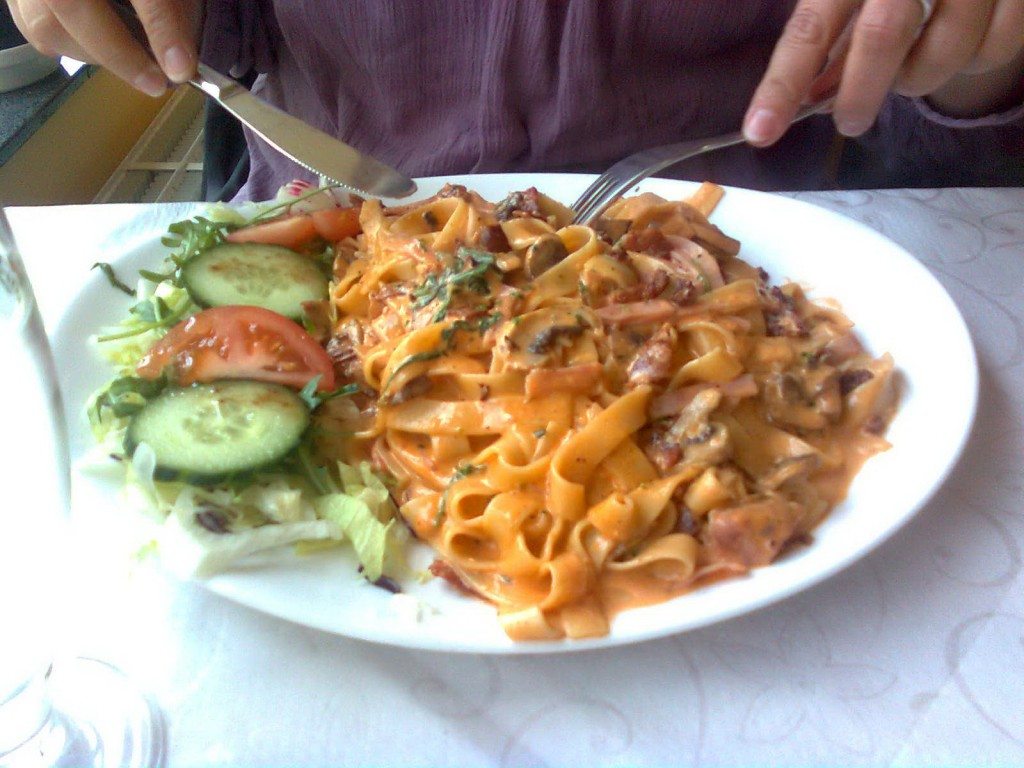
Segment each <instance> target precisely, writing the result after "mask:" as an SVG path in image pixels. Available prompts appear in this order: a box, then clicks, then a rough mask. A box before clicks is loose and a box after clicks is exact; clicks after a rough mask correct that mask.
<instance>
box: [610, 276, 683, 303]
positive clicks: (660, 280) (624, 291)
mask: <svg viewBox="0 0 1024 768" xmlns="http://www.w3.org/2000/svg"><path fill="white" fill-rule="evenodd" d="M668 286H669V277H668V273H667V272H665V271H663V270H660V269H659V270H658V271H656V272H652V273H651V274H648V275H641V276H640V282H639V283H637V284H636V285H631V286H630V287H629V288H620V289H619V290H617V291H613V292H612V293H610V294H609V295H608V303H609V304H630V303H633V302H636V301H649V300H650V299H653V298H655V297H657V296H659V295H660V294H661V293H662V292H663V291H664V290H665V289H666V288H668Z"/></svg>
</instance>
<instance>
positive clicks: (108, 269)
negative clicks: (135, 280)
mask: <svg viewBox="0 0 1024 768" xmlns="http://www.w3.org/2000/svg"><path fill="white" fill-rule="evenodd" d="M91 269H99V270H100V271H101V272H103V274H104V275H106V276H107V280H108V281H109V282H110V284H111V285H112V286H113V287H114V288H117V290H119V291H121V292H122V293H127V294H128V295H129V296H134V295H135V291H134V290H132V289H131V287H130V286H128V285H127V284H126V283H124V282H122V281H121V280H120V279H119V278H118V277H117V273H116V272H115V271H114V268H113V267H112V266H111V265H110V264H108V263H107V262H105V261H97V262H96V263H95V264H93V265H92V267H91Z"/></svg>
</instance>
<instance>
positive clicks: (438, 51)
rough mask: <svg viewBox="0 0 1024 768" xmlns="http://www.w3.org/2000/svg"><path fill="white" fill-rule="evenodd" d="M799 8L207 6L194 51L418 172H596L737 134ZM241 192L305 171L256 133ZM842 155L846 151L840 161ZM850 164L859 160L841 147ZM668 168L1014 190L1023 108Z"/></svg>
mask: <svg viewBox="0 0 1024 768" xmlns="http://www.w3.org/2000/svg"><path fill="white" fill-rule="evenodd" d="M793 4H794V3H793V2H786V1H784V0H732V1H731V2H728V3H726V2H721V1H720V0H688V1H687V2H660V1H655V0H647V1H646V2H645V1H644V0H488V1H487V2H481V1H480V0H391V1H390V2H384V1H383V0H344V2H343V1H342V0H277V2H274V0H209V3H208V7H207V24H206V30H205V36H204V41H203V58H204V60H205V61H207V62H208V63H209V64H211V65H212V66H214V67H215V68H218V69H220V70H221V71H231V72H233V73H234V74H236V75H240V74H241V73H243V72H245V71H247V70H250V69H253V68H254V69H256V70H257V71H259V72H262V73H263V74H261V76H260V77H259V79H258V80H257V82H256V85H255V86H254V91H255V92H256V93H258V94H259V95H260V96H261V97H262V98H264V99H267V100H268V101H270V102H272V103H274V104H277V105H278V106H280V107H282V108H283V109H285V110H286V111H288V112H290V113H291V114H293V115H296V116H298V117H300V118H302V119H304V120H306V121H307V122H309V123H311V124H312V125H315V126H317V127H318V128H320V129H322V130H324V131H326V132H328V133H331V134H333V135H336V136H338V137H339V138H341V139H342V140H343V141H345V142H347V143H349V144H351V145H353V146H354V147H356V148H358V149H360V150H362V151H364V152H367V153H369V154H372V155H374V156H375V157H377V158H379V159H380V160H382V161H384V162H385V163H388V164H390V165H393V166H395V167H397V168H400V169H401V170H402V171H404V172H405V173H407V174H409V175H411V176H432V175H445V174H456V173H484V172H496V171H600V170H604V169H605V168H607V167H608V166H609V165H611V164H612V163H614V162H615V161H617V160H619V159H621V158H622V157H624V156H626V155H628V154H630V153H632V152H635V151H636V150H638V149H640V148H643V147H648V146H655V145H659V144H666V143H670V142H675V141H681V140H683V139H686V138H694V137H702V136H711V135H714V134H718V133H723V132H727V131H733V130H736V129H737V128H738V127H739V125H740V122H741V120H742V118H743V115H744V112H745V110H746V107H747V103H748V101H749V99H750V95H751V94H752V93H753V90H754V88H755V86H756V85H757V83H758V80H759V79H760V76H761V74H762V73H763V71H764V69H765V67H766V65H767V61H768V57H769V55H770V53H771V50H772V46H773V45H774V43H775V41H776V40H777V39H778V36H779V34H780V33H781V31H782V28H783V26H784V24H785V22H786V20H787V19H788V17H789V14H790V12H791V10H792V7H793ZM248 141H249V148H250V156H251V170H250V176H249V179H248V181H247V182H246V184H245V186H244V187H243V189H242V191H241V193H240V195H239V197H241V198H253V199H259V198H266V197H269V196H272V195H273V194H274V192H275V191H276V190H277V188H278V187H279V186H280V185H281V184H282V183H283V182H285V181H287V180H289V179H292V178H310V176H309V174H308V173H307V172H305V171H304V170H303V169H301V168H300V167H298V166H296V165H294V164H293V163H291V162H289V161H288V160H286V159H284V158H283V157H281V156H280V155H279V154H278V153H276V152H275V151H274V150H272V149H270V148H269V147H267V146H266V145H264V144H263V143H262V142H260V141H259V140H256V139H254V137H252V136H248ZM841 158H842V161H841ZM851 158H852V160H851ZM668 175H674V176H678V177H681V178H692V179H711V180H713V181H717V182H720V183H725V184H734V185H739V186H745V187H751V188H756V189H791V190H792V189H820V188H829V187H835V186H837V185H838V184H839V183H840V177H842V181H844V182H845V183H846V184H849V185H861V186H962V185H969V184H984V183H989V184H991V183H1014V184H1020V183H1024V181H1022V175H1024V106H1022V107H1021V108H1018V109H1016V110H1012V111H1011V112H1008V113H1005V114H1002V115H996V116H991V117H988V118H983V119H981V120H974V121H960V120H946V119H944V118H942V117H941V116H938V115H936V114H934V113H932V112H931V111H930V110H928V109H927V107H925V106H924V104H923V103H922V102H919V101H913V100H909V99H903V98H899V97H890V99H889V100H888V102H887V103H886V106H885V109H884V111H883V113H882V115H881V116H880V119H879V121H878V124H877V125H876V126H875V128H874V129H873V130H872V131H871V132H870V133H869V134H868V135H867V136H865V137H863V138H862V139H860V140H858V141H857V142H856V143H855V144H854V145H850V144H847V146H846V147H845V149H844V148H843V147H842V143H841V142H840V140H839V139H838V138H837V136H836V134H835V131H834V130H833V127H832V123H831V120H830V119H829V118H827V117H821V118H812V119H810V120H808V121H806V122H805V123H802V124H799V125H797V126H795V127H794V128H793V129H791V130H790V131H789V133H787V135H786V136H785V137H784V138H783V140H782V141H780V142H779V143H778V144H777V145H776V146H774V147H772V148H770V149H767V150H755V149H752V148H750V147H746V146H742V147H736V148H732V149H729V150H724V151H720V152H717V153H713V154H711V155H707V156H704V157H702V158H697V159H695V160H694V161H691V162H688V163H684V164H680V165H679V166H676V167H675V168H673V169H671V170H670V172H669V174H668Z"/></svg>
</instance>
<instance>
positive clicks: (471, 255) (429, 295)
mask: <svg viewBox="0 0 1024 768" xmlns="http://www.w3.org/2000/svg"><path fill="white" fill-rule="evenodd" d="M492 267H494V254H493V253H488V252H487V251H480V250H477V249H476V248H467V247H465V246H461V247H460V248H459V249H458V250H457V251H456V252H455V264H453V265H452V266H450V267H445V268H444V269H443V270H441V271H440V272H435V273H433V274H431V275H427V278H426V280H424V281H423V285H421V286H419V287H418V288H416V289H415V290H413V292H412V295H413V298H414V299H415V300H414V301H413V304H412V305H413V307H414V308H415V309H421V308H423V307H425V306H427V305H428V304H430V303H431V302H433V301H435V300H436V301H438V302H439V306H438V309H437V311H436V312H434V317H433V322H435V323H436V322H439V321H441V320H443V319H444V317H445V315H446V314H447V313H448V308H449V307H450V306H451V303H452V299H453V298H454V297H455V292H456V291H457V290H458V289H460V288H465V289H467V290H470V291H473V292H474V293H480V294H487V293H489V292H490V288H489V287H488V285H487V279H486V277H485V274H486V272H487V270H488V269H491V268H492Z"/></svg>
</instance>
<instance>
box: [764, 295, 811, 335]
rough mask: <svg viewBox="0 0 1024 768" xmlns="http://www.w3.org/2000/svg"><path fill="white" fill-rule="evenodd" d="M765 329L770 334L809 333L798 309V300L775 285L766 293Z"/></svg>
mask: <svg viewBox="0 0 1024 768" xmlns="http://www.w3.org/2000/svg"><path fill="white" fill-rule="evenodd" d="M764 296H765V299H766V305H765V310H764V322H765V331H766V333H767V334H768V335H769V336H790V337H799V336H806V335H807V326H806V325H805V324H804V321H803V320H802V319H801V318H800V315H799V314H798V313H797V311H796V302H794V301H793V298H792V297H791V296H787V295H786V294H785V293H784V292H783V291H782V289H781V288H779V287H778V286H775V287H773V288H771V289H770V290H769V291H768V292H767V294H765V295H764Z"/></svg>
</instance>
